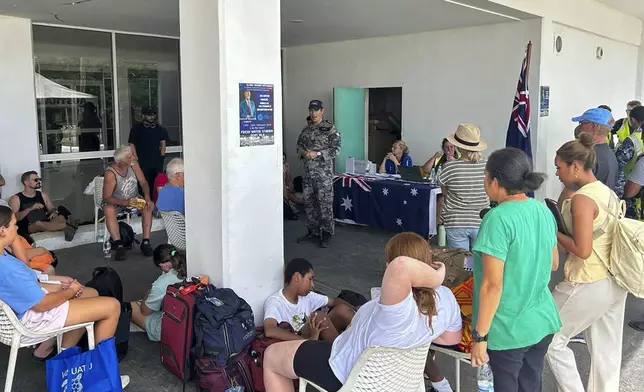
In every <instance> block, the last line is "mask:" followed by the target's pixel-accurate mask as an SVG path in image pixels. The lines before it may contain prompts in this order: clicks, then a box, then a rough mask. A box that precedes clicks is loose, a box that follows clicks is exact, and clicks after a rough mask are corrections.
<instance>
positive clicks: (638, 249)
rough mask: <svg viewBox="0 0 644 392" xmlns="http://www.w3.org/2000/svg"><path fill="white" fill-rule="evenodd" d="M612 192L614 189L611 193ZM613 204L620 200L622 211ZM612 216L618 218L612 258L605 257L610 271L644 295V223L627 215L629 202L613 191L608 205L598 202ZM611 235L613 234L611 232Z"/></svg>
mask: <svg viewBox="0 0 644 392" xmlns="http://www.w3.org/2000/svg"><path fill="white" fill-rule="evenodd" d="M611 193H612V192H611ZM613 203H618V205H619V209H618V211H619V212H618V214H617V215H615V213H613V212H612V206H613ZM597 204H598V205H600V208H603V209H604V211H606V212H607V213H608V214H609V215H610V216H612V217H613V218H614V219H617V222H616V224H615V226H614V231H613V233H612V234H613V245H612V247H611V251H610V260H604V259H603V258H602V257H601V256H600V254H599V253H597V255H598V256H599V257H600V258H601V260H602V262H603V263H604V265H606V268H608V271H609V272H610V273H611V275H612V276H613V278H614V279H615V281H616V282H617V284H618V285H620V286H621V287H623V288H624V289H626V290H627V291H628V292H629V293H631V294H633V295H634V296H636V297H638V298H644V222H641V221H638V220H635V219H630V218H626V217H625V214H626V204H625V202H624V200H618V199H617V196H616V195H615V194H614V193H612V194H611V198H610V200H609V202H608V207H607V206H605V205H604V203H597ZM608 234H610V233H608Z"/></svg>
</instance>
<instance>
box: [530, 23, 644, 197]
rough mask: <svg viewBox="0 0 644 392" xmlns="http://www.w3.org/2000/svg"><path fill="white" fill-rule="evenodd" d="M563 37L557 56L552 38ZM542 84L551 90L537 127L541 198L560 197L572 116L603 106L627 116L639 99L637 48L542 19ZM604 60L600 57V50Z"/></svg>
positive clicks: (572, 126) (571, 133)
mask: <svg viewBox="0 0 644 392" xmlns="http://www.w3.org/2000/svg"><path fill="white" fill-rule="evenodd" d="M556 35H561V36H562V38H563V50H562V52H561V53H560V54H555V52H554V46H553V42H554V37H555V36H556ZM543 42H544V44H543V52H542V59H541V83H542V85H545V86H550V115H549V116H548V117H543V118H541V119H540V121H539V125H538V133H539V137H538V153H537V160H536V162H537V169H538V170H540V171H543V172H545V173H547V174H548V175H549V179H548V181H547V182H546V184H545V185H544V186H543V187H542V189H541V192H540V196H547V197H550V198H555V199H556V198H557V197H558V196H559V192H561V189H562V185H561V183H560V182H559V179H558V178H557V177H556V176H555V169H554V156H555V152H556V151H557V149H558V148H559V147H560V146H561V145H562V144H563V143H565V142H567V141H569V140H571V139H572V137H573V131H574V128H575V126H576V124H574V123H573V122H572V121H571V118H572V117H574V116H577V115H580V114H581V113H583V112H584V111H585V110H586V109H588V108H591V107H596V106H598V105H601V104H606V105H609V106H610V107H611V108H612V109H613V116H614V117H615V118H616V119H619V118H622V117H624V116H625V112H624V110H625V109H626V102H628V101H629V100H631V99H634V98H636V96H635V93H636V79H637V75H636V74H637V64H638V55H639V48H638V47H637V46H635V45H630V44H626V43H622V42H617V41H614V40H610V39H607V38H604V37H601V36H598V35H595V34H591V33H587V32H585V31H581V30H578V29H575V28H572V27H568V26H564V25H562V24H559V23H554V22H552V21H549V20H544V28H543ZM598 46H601V47H602V48H603V49H604V57H603V58H602V59H601V60H598V59H597V58H596V54H595V53H596V48H597V47H598Z"/></svg>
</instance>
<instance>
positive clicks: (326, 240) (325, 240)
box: [320, 231, 331, 248]
mask: <svg viewBox="0 0 644 392" xmlns="http://www.w3.org/2000/svg"><path fill="white" fill-rule="evenodd" d="M329 246H331V234H329V233H326V232H324V231H323V232H322V234H321V235H320V248H328V247H329Z"/></svg>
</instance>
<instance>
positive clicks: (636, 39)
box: [463, 0, 642, 45]
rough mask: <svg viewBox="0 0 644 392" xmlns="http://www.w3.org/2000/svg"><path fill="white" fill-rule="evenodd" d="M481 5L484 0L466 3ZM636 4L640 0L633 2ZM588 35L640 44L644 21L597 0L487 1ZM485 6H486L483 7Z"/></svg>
mask: <svg viewBox="0 0 644 392" xmlns="http://www.w3.org/2000/svg"><path fill="white" fill-rule="evenodd" d="M463 1H464V2H470V3H474V2H476V3H481V0H463ZM631 1H632V3H633V4H635V3H636V2H639V1H640V0H631ZM487 2H489V3H497V4H501V5H504V6H507V7H511V8H514V9H517V10H520V11H523V12H528V13H530V14H533V15H538V16H541V17H544V18H546V19H550V20H554V21H555V22H558V23H562V24H565V25H567V26H571V27H574V28H577V29H580V30H584V31H586V32H591V33H593V34H597V35H601V36H603V37H606V38H609V39H612V40H615V41H620V42H624V43H629V44H632V45H639V44H640V42H641V41H640V32H641V30H642V21H641V20H639V19H637V17H635V16H632V15H627V14H624V13H622V12H620V11H617V10H615V9H613V8H610V7H609V6H607V5H606V4H603V3H600V2H598V1H596V0H487ZM482 6H483V7H484V6H485V5H482Z"/></svg>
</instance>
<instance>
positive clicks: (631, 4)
mask: <svg viewBox="0 0 644 392" xmlns="http://www.w3.org/2000/svg"><path fill="white" fill-rule="evenodd" d="M597 1H599V2H600V3H604V4H606V5H607V6H609V7H611V8H615V9H616V10H618V11H620V12H623V13H625V14H627V15H631V16H635V17H636V18H640V19H643V20H644V1H640V0H597Z"/></svg>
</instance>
